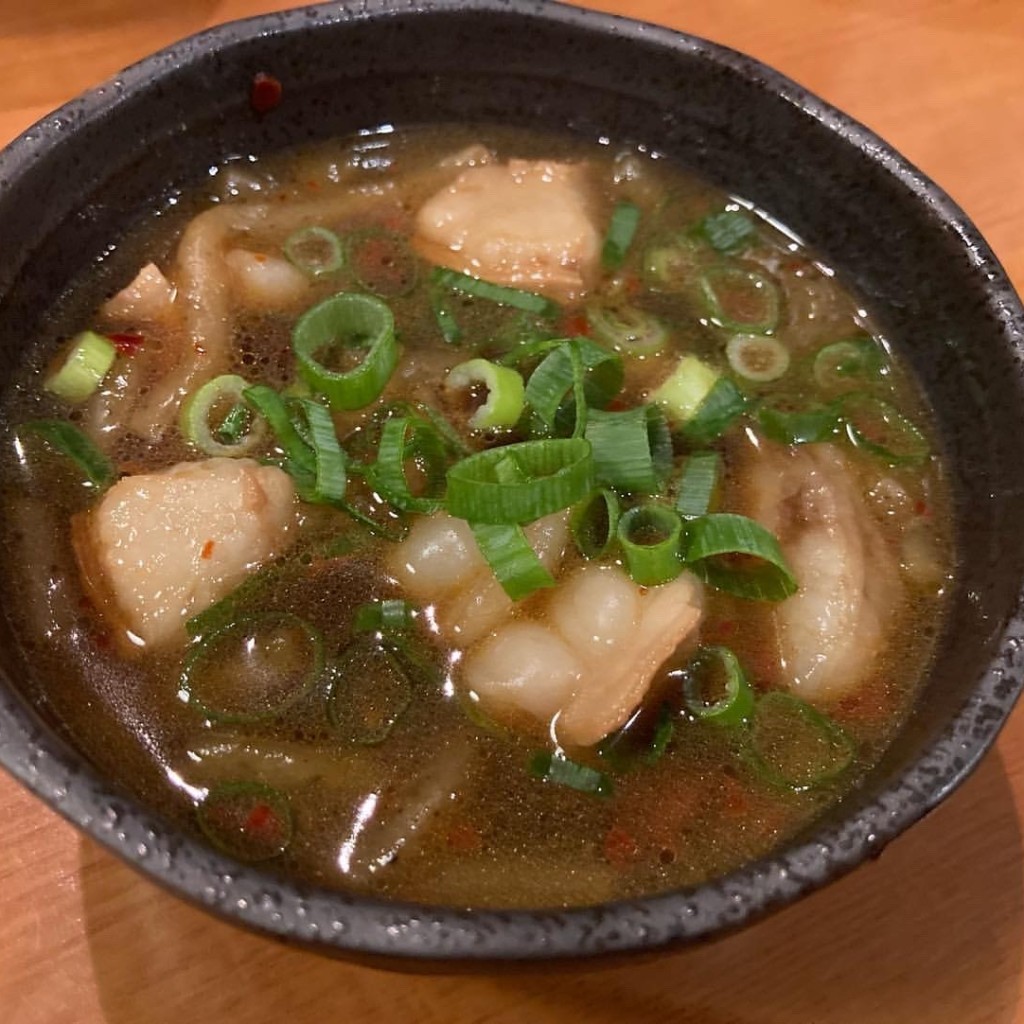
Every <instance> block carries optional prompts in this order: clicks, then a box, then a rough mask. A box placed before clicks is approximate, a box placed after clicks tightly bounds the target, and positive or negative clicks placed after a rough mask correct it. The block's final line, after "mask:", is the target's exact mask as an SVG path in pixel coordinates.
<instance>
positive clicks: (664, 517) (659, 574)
mask: <svg viewBox="0 0 1024 1024" xmlns="http://www.w3.org/2000/svg"><path fill="white" fill-rule="evenodd" d="M618 538H619V544H620V545H621V547H622V552H623V554H624V555H625V556H626V568H627V569H628V571H629V575H630V577H631V578H632V580H633V582H634V583H638V584H639V585H640V586H642V587H654V586H657V585H658V584H660V583H668V582H669V580H674V579H675V578H676V577H677V576H678V575H679V573H680V572H682V569H683V566H682V562H681V560H680V544H681V543H682V538H683V521H682V520H681V519H680V518H679V514H678V513H677V512H675V511H673V510H672V509H671V508H669V507H668V506H667V505H659V504H656V503H654V502H650V503H648V504H645V505H637V506H635V507H634V508H631V509H630V510H629V511H628V512H626V513H625V514H624V515H623V516H622V518H621V519H620V520H619V527H618Z"/></svg>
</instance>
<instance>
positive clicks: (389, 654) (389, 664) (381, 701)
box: [327, 641, 412, 746]
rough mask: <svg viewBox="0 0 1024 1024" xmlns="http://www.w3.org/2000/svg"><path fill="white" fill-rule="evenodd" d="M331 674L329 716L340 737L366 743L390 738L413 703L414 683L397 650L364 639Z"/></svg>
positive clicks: (340, 660)
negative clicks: (400, 660) (398, 656)
mask: <svg viewBox="0 0 1024 1024" xmlns="http://www.w3.org/2000/svg"><path fill="white" fill-rule="evenodd" d="M330 673H331V677H332V679H333V683H332V684H331V692H330V694H329V696H328V698H327V717H328V718H329V720H330V722H331V725H332V726H333V727H334V731H335V733H336V734H337V735H338V736H339V738H341V739H344V740H348V741H349V742H350V743H358V744H361V745H366V746H372V745H375V744H377V743H382V742H383V741H384V740H385V739H387V737H388V735H389V734H390V732H391V730H392V729H393V728H394V727H395V724H396V723H397V722H398V720H399V719H400V718H401V717H402V715H403V714H404V713H405V711H406V709H407V708H408V707H409V704H410V703H411V702H412V683H411V682H410V680H409V676H408V673H407V672H406V671H405V669H404V668H403V666H402V664H401V663H400V662H399V660H398V658H397V657H396V656H395V654H394V653H393V651H391V650H388V649H387V648H385V647H383V646H380V645H379V644H377V643H366V642H365V641H360V642H358V643H355V644H353V645H352V646H351V647H349V648H348V649H347V650H346V651H345V652H344V653H343V654H342V656H341V657H340V658H339V659H338V661H337V662H335V663H334V664H333V665H332V666H331V668H330Z"/></svg>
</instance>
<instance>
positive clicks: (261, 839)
mask: <svg viewBox="0 0 1024 1024" xmlns="http://www.w3.org/2000/svg"><path fill="white" fill-rule="evenodd" d="M196 818H197V820H198V822H199V827H200V829H202V832H203V835H205V836H206V838H207V839H209V840H210V842H211V843H212V844H213V845H214V846H215V847H216V848H217V849H218V850H220V851H221V853H226V854H227V855H228V856H229V857H234V858H235V860H241V861H246V862H249V863H252V862H255V861H262V860H270V858H271V857H276V856H278V855H279V854H281V853H283V852H284V850H285V849H286V848H287V847H288V844H289V843H290V842H291V840H292V830H293V827H294V826H293V824H292V812H291V808H290V806H289V804H288V798H287V797H286V796H285V795H284V794H283V793H280V792H278V790H276V789H272V788H271V787H270V786H265V785H263V783H261V782H251V781H249V780H248V779H246V780H235V781H231V782H222V783H220V784H219V785H216V786H214V787H213V788H212V789H211V790H210V791H209V792H208V793H207V794H206V798H205V799H204V800H203V802H202V803H201V804H200V805H199V806H198V807H197V808H196Z"/></svg>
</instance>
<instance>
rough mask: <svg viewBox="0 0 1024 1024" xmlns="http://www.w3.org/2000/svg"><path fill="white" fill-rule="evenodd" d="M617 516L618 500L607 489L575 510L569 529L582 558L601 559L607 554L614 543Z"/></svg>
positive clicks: (618, 513)
mask: <svg viewBox="0 0 1024 1024" xmlns="http://www.w3.org/2000/svg"><path fill="white" fill-rule="evenodd" d="M619 516H620V507H619V496H618V495H617V494H616V493H615V492H614V491H613V490H610V489H609V488H607V487H605V488H602V489H601V490H599V491H595V492H594V493H593V494H592V495H591V496H590V497H589V498H587V500H586V501H584V502H581V503H580V504H579V505H577V506H576V508H575V509H574V510H573V513H572V518H571V519H570V521H569V527H570V530H571V531H572V537H573V540H574V541H575V542H576V547H577V548H578V549H579V552H580V554H581V555H582V556H583V557H584V558H590V559H596V558H603V557H604V556H605V555H606V554H607V553H608V551H609V549H610V548H611V546H612V543H613V542H614V540H615V536H616V530H617V529H618V526H619Z"/></svg>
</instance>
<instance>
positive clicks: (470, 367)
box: [445, 359, 526, 430]
mask: <svg viewBox="0 0 1024 1024" xmlns="http://www.w3.org/2000/svg"><path fill="white" fill-rule="evenodd" d="M477 385H483V387H484V389H485V390H486V398H485V400H484V402H483V404H482V405H480V406H479V408H478V409H477V410H476V412H474V413H473V415H472V416H471V417H470V418H469V425H470V426H471V427H472V428H473V429H474V430H490V429H493V428H496V427H512V426H515V424H516V422H517V421H518V420H519V417H520V416H521V415H522V414H523V409H524V408H525V407H526V397H525V396H526V387H525V385H524V384H523V378H522V377H521V376H520V375H519V373H518V372H516V371H515V370H513V369H511V368H510V367H507V366H499V365H498V364H497V363H492V362H490V361H489V360H487V359H470V360H469V361H468V362H465V363H459V365H458V366H456V367H454V368H453V369H452V371H451V373H449V374H448V379H447V380H446V381H445V388H446V389H447V390H449V391H460V392H461V391H469V390H471V389H473V388H474V387H475V386H477Z"/></svg>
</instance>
